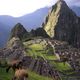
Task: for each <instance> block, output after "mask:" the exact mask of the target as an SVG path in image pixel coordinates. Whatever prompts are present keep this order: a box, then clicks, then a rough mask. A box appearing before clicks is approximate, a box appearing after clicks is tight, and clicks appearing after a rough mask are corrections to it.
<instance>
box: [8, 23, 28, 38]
mask: <svg viewBox="0 0 80 80" xmlns="http://www.w3.org/2000/svg"><path fill="white" fill-rule="evenodd" d="M26 34H28V32H27V31H26V29H25V28H24V26H23V25H22V24H21V23H17V24H16V25H15V26H14V27H13V29H12V30H11V35H10V39H11V38H13V37H18V38H20V39H22V38H23V37H24V35H26Z"/></svg>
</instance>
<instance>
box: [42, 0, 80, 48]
mask: <svg viewBox="0 0 80 80" xmlns="http://www.w3.org/2000/svg"><path fill="white" fill-rule="evenodd" d="M42 26H43V28H44V30H45V31H46V32H47V34H48V35H49V36H50V37H51V38H55V39H57V40H61V41H67V42H69V43H70V44H72V45H74V46H78V47H80V46H79V45H80V44H78V43H80V40H76V39H77V38H79V35H80V31H79V27H80V26H79V18H78V17H77V16H76V14H75V13H74V12H73V11H72V10H71V9H70V8H69V7H68V6H67V4H66V3H65V1H64V0H58V2H57V3H56V4H55V5H54V6H52V9H51V11H50V12H49V14H48V16H47V17H46V19H45V22H44V23H43V24H42ZM77 44H78V45H77Z"/></svg>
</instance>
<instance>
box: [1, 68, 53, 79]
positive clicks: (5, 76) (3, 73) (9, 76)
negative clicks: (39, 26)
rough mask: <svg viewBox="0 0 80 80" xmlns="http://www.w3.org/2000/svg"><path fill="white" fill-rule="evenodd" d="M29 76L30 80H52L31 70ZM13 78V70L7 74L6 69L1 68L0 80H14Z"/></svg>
mask: <svg viewBox="0 0 80 80" xmlns="http://www.w3.org/2000/svg"><path fill="white" fill-rule="evenodd" d="M28 74H29V78H28V79H29V80H52V79H51V78H48V77H44V76H41V75H38V74H37V73H35V72H32V71H30V70H29V71H28ZM13 76H14V72H13V71H12V70H10V71H9V73H6V70H5V68H0V80H12V77H13Z"/></svg>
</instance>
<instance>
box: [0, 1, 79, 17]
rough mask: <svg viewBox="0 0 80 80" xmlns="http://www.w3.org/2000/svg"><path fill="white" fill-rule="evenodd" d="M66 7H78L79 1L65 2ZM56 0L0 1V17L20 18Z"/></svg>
mask: <svg viewBox="0 0 80 80" xmlns="http://www.w3.org/2000/svg"><path fill="white" fill-rule="evenodd" d="M65 1H66V2H67V4H68V5H70V6H72V5H76V6H79V5H80V0H65ZM56 2H57V0H0V15H10V16H13V17H20V16H23V15H25V14H29V13H32V12H34V11H35V10H37V9H40V8H43V7H49V6H51V5H52V4H55V3H56Z"/></svg>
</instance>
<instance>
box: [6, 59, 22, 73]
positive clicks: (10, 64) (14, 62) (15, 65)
mask: <svg viewBox="0 0 80 80" xmlns="http://www.w3.org/2000/svg"><path fill="white" fill-rule="evenodd" d="M19 67H22V61H21V60H18V59H15V60H12V61H11V62H7V68H6V72H8V71H9V69H10V68H12V69H13V70H14V71H15V69H16V68H19Z"/></svg>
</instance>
